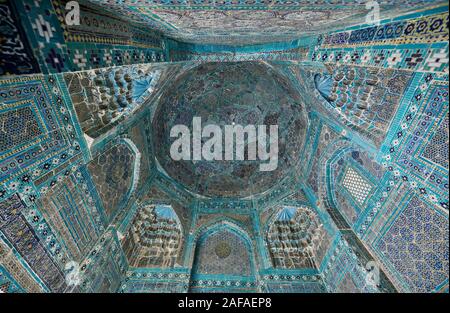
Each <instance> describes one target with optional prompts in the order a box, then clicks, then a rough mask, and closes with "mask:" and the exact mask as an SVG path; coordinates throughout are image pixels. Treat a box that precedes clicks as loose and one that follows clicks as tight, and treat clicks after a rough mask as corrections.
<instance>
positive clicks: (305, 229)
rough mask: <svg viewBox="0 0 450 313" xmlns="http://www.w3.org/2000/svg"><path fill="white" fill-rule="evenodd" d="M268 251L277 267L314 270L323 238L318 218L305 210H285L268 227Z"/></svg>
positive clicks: (301, 208) (291, 208)
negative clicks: (316, 256) (316, 253)
mask: <svg viewBox="0 0 450 313" xmlns="http://www.w3.org/2000/svg"><path fill="white" fill-rule="evenodd" d="M266 236H267V237H266V241H267V249H268V250H269V253H270V258H271V261H272V264H273V267H275V268H314V267H316V266H317V264H316V260H315V256H314V250H315V249H316V246H317V245H318V244H319V242H320V241H321V240H322V237H324V231H323V229H321V227H319V222H318V220H317V216H316V215H315V214H314V213H313V212H312V211H311V210H309V209H307V208H305V207H300V208H296V207H285V208H282V209H281V210H280V212H278V213H277V216H276V217H275V219H274V220H273V221H272V223H271V224H269V228H268V230H267V235H266Z"/></svg>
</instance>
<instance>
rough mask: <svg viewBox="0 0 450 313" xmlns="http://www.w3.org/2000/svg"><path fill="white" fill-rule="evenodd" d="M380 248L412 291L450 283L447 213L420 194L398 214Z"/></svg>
mask: <svg viewBox="0 0 450 313" xmlns="http://www.w3.org/2000/svg"><path fill="white" fill-rule="evenodd" d="M377 248H378V249H380V252H381V253H382V254H383V255H384V256H385V257H386V258H387V259H388V260H389V261H390V262H391V263H392V264H393V265H394V266H395V268H396V270H397V271H398V272H399V273H400V275H401V276H402V277H403V279H404V280H405V281H406V282H407V284H408V285H409V287H410V288H411V290H412V291H413V292H431V291H434V290H436V289H439V288H438V286H440V285H441V284H442V283H445V281H447V283H448V276H449V262H448V254H449V223H448V216H445V215H444V214H442V213H441V212H438V211H437V210H436V209H435V208H433V207H432V206H430V205H429V204H428V203H426V202H425V201H423V200H421V199H420V198H419V197H418V196H414V197H413V198H411V200H410V201H409V202H408V203H407V205H406V207H405V208H404V209H403V210H402V211H401V212H400V214H399V215H398V216H397V217H396V218H395V220H394V221H393V223H392V224H391V225H390V226H389V229H388V230H387V231H386V233H385V234H384V235H383V236H382V237H381V239H380V241H379V242H378V243H377Z"/></svg>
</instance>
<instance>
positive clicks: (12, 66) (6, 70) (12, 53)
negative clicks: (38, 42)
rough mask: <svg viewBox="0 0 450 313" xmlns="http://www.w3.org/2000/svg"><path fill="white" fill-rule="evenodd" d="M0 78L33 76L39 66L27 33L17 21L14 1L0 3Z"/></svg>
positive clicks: (4, 0)
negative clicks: (2, 76) (23, 75)
mask: <svg viewBox="0 0 450 313" xmlns="http://www.w3.org/2000/svg"><path fill="white" fill-rule="evenodd" d="M0 19H1V21H2V27H1V28H0V38H1V39H0V42H1V47H0V76H1V75H13V74H17V75H20V74H33V73H38V72H39V66H38V64H37V62H36V60H35V57H34V55H33V51H32V50H31V47H30V44H29V42H28V39H27V37H26V35H25V32H24V30H23V28H22V26H21V24H20V22H19V21H18V19H17V13H15V8H14V1H10V0H2V1H0Z"/></svg>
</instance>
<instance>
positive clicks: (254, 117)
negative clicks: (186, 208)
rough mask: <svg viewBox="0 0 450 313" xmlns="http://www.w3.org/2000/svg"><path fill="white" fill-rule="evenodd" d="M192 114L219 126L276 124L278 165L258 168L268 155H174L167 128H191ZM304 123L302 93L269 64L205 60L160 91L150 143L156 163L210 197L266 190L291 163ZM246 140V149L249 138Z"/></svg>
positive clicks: (293, 162) (300, 138)
mask: <svg viewBox="0 0 450 313" xmlns="http://www.w3.org/2000/svg"><path fill="white" fill-rule="evenodd" d="M194 117H200V118H201V121H202V127H204V126H206V125H209V124H215V125H218V126H220V127H221V129H222V130H223V129H224V126H225V125H234V124H238V125H242V126H244V127H245V126H247V125H278V136H279V143H278V148H279V157H278V167H277V168H276V169H275V170H273V171H260V166H259V165H260V164H262V163H267V162H269V161H261V160H259V159H258V158H257V160H253V161H252V160H248V158H247V157H245V160H244V161H240V160H233V161H225V160H223V161H206V160H200V161H192V160H189V161H188V160H180V161H174V160H173V159H172V158H171V155H170V147H171V145H172V143H173V141H174V140H176V138H171V137H170V130H171V128H172V127H173V126H175V125H178V124H182V125H186V126H187V127H188V128H189V129H190V130H191V131H192V121H193V118H194ZM306 127H307V118H306V113H305V111H304V106H303V105H302V103H301V100H300V95H299V94H298V93H297V91H296V90H295V89H294V88H293V86H292V85H290V83H289V82H288V80H287V79H285V78H284V77H283V76H281V75H280V74H279V73H277V72H276V71H275V70H274V69H272V68H271V67H270V66H268V65H267V64H265V63H258V62H240V63H208V64H202V65H199V66H197V67H195V68H193V69H191V70H188V71H187V72H185V73H184V74H182V75H181V76H179V77H178V78H177V79H176V80H175V81H174V83H173V84H172V85H171V86H170V87H168V89H167V91H166V93H165V94H164V95H163V96H162V97H161V102H160V103H159V105H158V108H157V110H156V112H155V116H154V119H153V129H154V133H153V136H154V138H153V143H154V146H155V154H156V158H157V160H158V162H159V164H160V165H161V166H162V168H163V169H164V170H165V171H166V172H167V174H168V175H169V176H171V177H172V178H173V179H175V180H176V181H178V182H179V183H181V184H182V185H184V186H185V187H186V188H187V189H188V190H190V191H192V192H194V193H197V194H200V195H204V196H209V197H214V196H218V197H247V196H251V195H254V194H258V193H261V192H264V191H266V190H268V189H269V188H271V187H272V186H274V185H275V184H276V183H277V182H279V181H280V180H281V179H282V178H283V177H285V176H286V175H287V173H288V172H289V171H290V170H291V169H292V168H293V167H294V166H295V164H296V163H297V162H298V156H299V153H300V151H301V149H302V146H303V143H304V138H305V133H306ZM267 128H269V126H267ZM267 136H269V131H268V129H267ZM288 138H289V140H288ZM207 139H208V138H206V139H205V138H203V139H202V143H204V142H205V141H206V140H207ZM245 145H246V149H245V151H246V154H247V151H248V150H247V148H248V142H247V141H246V143H245ZM190 148H191V151H192V144H191V147H190ZM267 151H269V146H267ZM191 155H192V154H191Z"/></svg>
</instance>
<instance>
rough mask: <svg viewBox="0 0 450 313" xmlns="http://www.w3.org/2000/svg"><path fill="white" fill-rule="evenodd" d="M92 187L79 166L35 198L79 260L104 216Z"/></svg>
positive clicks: (102, 226)
mask: <svg viewBox="0 0 450 313" xmlns="http://www.w3.org/2000/svg"><path fill="white" fill-rule="evenodd" d="M94 188H95V187H94V185H93V183H92V181H91V180H90V178H89V176H88V174H87V171H86V170H85V168H82V169H80V170H79V171H77V172H76V173H72V174H71V175H70V176H68V177H67V178H66V179H65V180H64V181H63V182H61V183H60V184H58V185H57V186H56V187H55V188H53V189H52V190H50V191H49V192H47V193H46V194H45V196H43V197H42V198H41V199H39V200H38V201H37V202H36V205H37V207H38V209H39V210H40V211H41V212H42V214H43V216H44V217H45V219H46V220H47V221H48V222H49V224H50V226H51V228H52V229H54V230H55V231H57V235H58V237H59V238H61V240H62V241H63V243H64V245H65V246H66V247H67V249H68V251H69V254H70V256H71V259H72V260H73V261H76V262H80V261H81V260H82V258H83V257H84V255H85V254H86V253H88V252H89V250H90V248H91V246H92V245H93V244H94V243H95V242H96V241H97V239H98V238H99V236H100V235H101V234H102V232H103V231H104V229H105V224H106V217H105V216H104V214H102V213H103V212H101V211H99V207H100V206H99V205H98V204H97V203H96V201H95V199H96V197H97V195H96V193H95V190H94Z"/></svg>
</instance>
